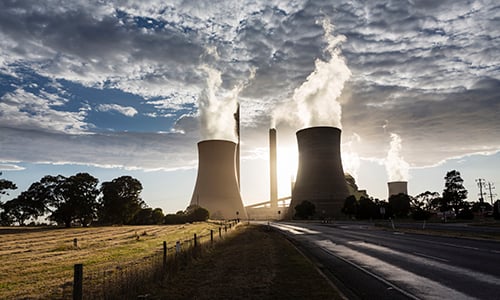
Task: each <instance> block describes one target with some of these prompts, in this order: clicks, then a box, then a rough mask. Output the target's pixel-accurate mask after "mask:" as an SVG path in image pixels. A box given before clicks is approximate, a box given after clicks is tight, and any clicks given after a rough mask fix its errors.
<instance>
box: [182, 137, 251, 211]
mask: <svg viewBox="0 0 500 300" xmlns="http://www.w3.org/2000/svg"><path fill="white" fill-rule="evenodd" d="M235 151H236V144H235V143H233V142H231V141H224V140H206V141H201V142H199V143H198V177H197V178H196V185H195V188H194V191H193V197H192V198H191V203H190V204H191V205H199V206H201V207H203V208H206V209H207V210H208V211H209V212H210V218H211V219H235V218H243V219H245V218H247V214H246V212H245V208H244V207H243V202H242V201H241V196H240V192H239V188H238V180H237V175H236V166H235Z"/></svg>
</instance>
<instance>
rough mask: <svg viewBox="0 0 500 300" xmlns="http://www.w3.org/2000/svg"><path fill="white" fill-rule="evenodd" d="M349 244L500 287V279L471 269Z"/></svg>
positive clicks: (382, 249)
mask: <svg viewBox="0 0 500 300" xmlns="http://www.w3.org/2000/svg"><path fill="white" fill-rule="evenodd" d="M349 244H352V245H355V246H357V247H361V248H366V249H370V250H375V251H378V252H380V253H385V254H387V255H391V256H399V257H401V258H404V259H405V260H406V261H412V262H414V263H417V264H420V265H427V266H431V267H432V268H439V269H441V270H443V271H446V272H449V273H450V274H455V275H460V276H462V277H468V278H470V279H471V280H476V281H481V282H484V283H486V284H489V285H495V286H499V287H500V278H498V277H496V276H493V275H489V274H486V273H482V272H477V271H473V270H470V269H466V268H461V267H456V266H453V265H450V264H446V263H442V262H439V261H435V260H429V259H427V258H424V257H421V256H415V255H413V254H409V253H403V252H399V251H396V250H393V249H390V248H387V247H383V246H379V245H375V244H370V243H364V242H363V243H356V242H350V243H349Z"/></svg>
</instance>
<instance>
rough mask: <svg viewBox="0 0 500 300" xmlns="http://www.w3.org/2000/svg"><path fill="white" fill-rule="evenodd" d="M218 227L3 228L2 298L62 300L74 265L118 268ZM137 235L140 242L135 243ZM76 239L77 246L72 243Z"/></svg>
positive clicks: (86, 268) (87, 268)
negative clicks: (165, 245) (57, 299)
mask: <svg viewBox="0 0 500 300" xmlns="http://www.w3.org/2000/svg"><path fill="white" fill-rule="evenodd" d="M218 228H219V226H218V225H216V224H211V223H197V224H189V225H172V226H117V227H95V228H71V229H51V228H45V229H40V228H6V227H3V228H0V262H1V264H0V299H48V298H51V299H53V298H58V297H60V296H59V295H62V293H63V289H65V288H66V289H67V288H68V286H69V287H71V282H72V277H73V266H74V264H77V263H83V264H84V273H86V272H97V271H98V270H106V269H113V268H117V267H118V268H120V267H123V266H126V265H127V264H131V263H134V262H137V261H140V260H141V259H143V258H144V257H146V256H148V255H152V254H154V253H155V252H158V251H161V249H162V244H163V241H167V245H168V247H172V246H173V245H174V243H175V241H177V240H181V241H185V240H188V239H191V238H192V237H193V235H194V234H195V233H196V234H197V235H198V236H202V235H206V234H209V232H210V229H213V230H216V231H217V234H218ZM137 235H139V239H137ZM74 238H77V239H78V247H76V248H75V247H74V246H73V239H74Z"/></svg>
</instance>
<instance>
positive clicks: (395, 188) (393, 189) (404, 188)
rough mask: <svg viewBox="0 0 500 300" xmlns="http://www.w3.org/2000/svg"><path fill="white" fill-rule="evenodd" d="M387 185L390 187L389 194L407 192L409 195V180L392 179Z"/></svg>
mask: <svg viewBox="0 0 500 300" xmlns="http://www.w3.org/2000/svg"><path fill="white" fill-rule="evenodd" d="M387 187H388V188H389V196H388V198H390V197H391V196H392V195H397V194H405V195H408V182H407V181H392V182H388V183H387Z"/></svg>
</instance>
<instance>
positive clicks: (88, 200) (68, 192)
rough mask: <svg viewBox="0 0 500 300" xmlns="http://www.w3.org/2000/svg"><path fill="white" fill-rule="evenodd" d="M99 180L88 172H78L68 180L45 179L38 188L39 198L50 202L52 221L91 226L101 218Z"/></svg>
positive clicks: (57, 178) (62, 178) (47, 177)
mask: <svg viewBox="0 0 500 300" xmlns="http://www.w3.org/2000/svg"><path fill="white" fill-rule="evenodd" d="M98 183H99V180H98V179H97V178H95V177H93V176H92V175H90V174H88V173H78V174H76V175H73V176H70V177H68V178H66V177H64V176H62V175H58V176H50V175H48V176H45V177H43V178H42V179H41V180H40V184H39V185H38V186H36V189H37V194H38V197H40V198H41V199H44V201H46V207H48V210H50V211H51V212H52V213H51V215H50V216H49V219H50V220H53V221H56V222H57V223H60V224H64V226H65V227H70V226H71V224H72V223H73V222H74V221H78V222H79V223H80V224H82V225H83V226H87V225H88V224H90V223H91V222H92V220H93V219H95V218H96V216H97V208H98V207H99V203H98V202H97V196H98V195H99V189H98V188H97V184H98Z"/></svg>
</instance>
